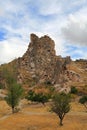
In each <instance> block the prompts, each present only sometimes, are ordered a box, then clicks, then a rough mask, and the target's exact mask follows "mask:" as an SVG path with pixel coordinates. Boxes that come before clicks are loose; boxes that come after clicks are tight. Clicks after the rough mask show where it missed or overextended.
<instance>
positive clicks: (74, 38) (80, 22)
mask: <svg viewBox="0 0 87 130" xmlns="http://www.w3.org/2000/svg"><path fill="white" fill-rule="evenodd" d="M86 14H87V9H81V10H80V11H79V12H77V13H75V14H71V15H69V18H68V21H67V24H66V26H65V27H63V28H62V32H63V35H64V37H65V38H66V39H67V40H68V41H69V42H71V43H73V44H77V45H84V46H87V17H86Z"/></svg>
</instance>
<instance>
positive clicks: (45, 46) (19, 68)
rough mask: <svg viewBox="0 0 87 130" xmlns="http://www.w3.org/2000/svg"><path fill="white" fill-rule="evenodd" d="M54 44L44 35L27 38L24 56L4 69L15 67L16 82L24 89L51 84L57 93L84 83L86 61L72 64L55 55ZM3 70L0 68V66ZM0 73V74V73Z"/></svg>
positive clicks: (86, 75)
mask: <svg viewBox="0 0 87 130" xmlns="http://www.w3.org/2000/svg"><path fill="white" fill-rule="evenodd" d="M54 48H55V43H54V41H53V40H52V39H51V38H50V37H49V36H47V35H45V36H43V37H40V38H39V37H38V36H36V35H35V34H31V35H30V43H29V46H28V49H27V51H26V52H25V54H24V55H23V57H21V58H18V59H16V60H15V61H12V62H11V63H9V64H7V65H3V66H10V68H12V66H16V74H17V81H18V82H19V83H21V84H22V85H23V86H24V87H32V86H36V85H37V84H42V83H44V84H51V85H53V86H54V87H56V89H58V90H65V91H69V89H70V86H71V85H75V86H77V87H80V86H84V85H86V84H87V60H77V61H72V60H71V58H70V57H69V56H68V57H65V58H62V57H61V56H57V55H56V53H55V49H54ZM0 70H1V71H2V66H1V67H0ZM1 71H0V73H1ZM0 80H1V81H2V75H1V76H0Z"/></svg>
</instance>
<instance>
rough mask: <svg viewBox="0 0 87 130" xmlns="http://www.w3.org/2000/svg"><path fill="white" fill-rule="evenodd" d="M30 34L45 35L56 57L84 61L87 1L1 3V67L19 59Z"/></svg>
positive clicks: (8, 0) (86, 54) (17, 0)
mask: <svg viewBox="0 0 87 130" xmlns="http://www.w3.org/2000/svg"><path fill="white" fill-rule="evenodd" d="M31 33H35V34H37V35H38V36H39V37H40V36H43V35H45V34H48V35H49V36H50V37H51V38H52V39H53V40H54V41H55V49H56V54H57V55H62V56H63V57H65V56H69V55H70V56H71V58H72V59H77V58H78V59H79V58H84V59H87V0H36V1H35V0H0V64H2V63H7V62H9V61H11V60H13V59H14V58H17V57H21V56H22V55H23V54H24V52H25V51H26V50H27V47H28V44H29V35H30V34H31Z"/></svg>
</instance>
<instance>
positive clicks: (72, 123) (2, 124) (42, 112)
mask: <svg viewBox="0 0 87 130" xmlns="http://www.w3.org/2000/svg"><path fill="white" fill-rule="evenodd" d="M71 106H72V109H71V112H69V113H68V114H67V115H66V117H65V119H64V121H63V122H64V125H63V126H62V127H60V126H59V119H58V118H57V116H56V115H55V114H53V113H50V112H49V111H48V110H49V109H48V105H47V106H46V107H44V106H42V105H40V104H39V105H29V104H27V103H26V105H25V106H24V107H23V108H22V110H21V111H20V112H19V113H15V114H11V109H10V108H9V107H8V105H7V104H6V103H5V102H4V101H0V130H87V113H86V112H85V109H84V107H83V106H81V105H80V104H78V103H72V104H71Z"/></svg>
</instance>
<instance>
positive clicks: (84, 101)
mask: <svg viewBox="0 0 87 130" xmlns="http://www.w3.org/2000/svg"><path fill="white" fill-rule="evenodd" d="M79 102H80V103H81V104H83V105H84V106H85V108H86V109H87V95H85V96H82V97H81V98H80V99H79Z"/></svg>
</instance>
